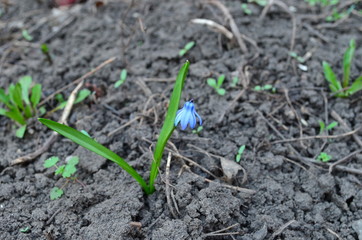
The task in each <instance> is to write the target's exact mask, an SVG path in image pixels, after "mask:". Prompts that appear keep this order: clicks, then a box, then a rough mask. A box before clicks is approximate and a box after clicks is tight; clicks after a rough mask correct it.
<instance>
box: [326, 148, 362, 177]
mask: <svg viewBox="0 0 362 240" xmlns="http://www.w3.org/2000/svg"><path fill="white" fill-rule="evenodd" d="M361 152H362V149H359V150H356V151H354V152H352V153H350V154H348V155H347V156H345V157H343V158H341V159H339V160H338V161H337V162H334V163H332V164H331V165H329V168H328V172H329V174H331V173H332V172H333V169H334V168H335V167H336V166H337V165H339V164H341V163H344V162H346V161H348V160H349V159H351V158H352V157H353V156H355V155H356V154H359V153H361Z"/></svg>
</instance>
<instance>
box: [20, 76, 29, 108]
mask: <svg viewBox="0 0 362 240" xmlns="http://www.w3.org/2000/svg"><path fill="white" fill-rule="evenodd" d="M31 82H32V78H31V76H24V77H21V78H20V79H19V83H20V85H21V91H22V92H21V94H22V98H23V100H24V102H25V103H26V104H27V105H30V101H29V88H30V85H31Z"/></svg>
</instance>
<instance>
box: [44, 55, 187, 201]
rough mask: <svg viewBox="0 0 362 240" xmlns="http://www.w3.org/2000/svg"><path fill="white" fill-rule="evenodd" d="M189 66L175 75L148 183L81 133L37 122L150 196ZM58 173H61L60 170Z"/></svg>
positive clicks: (54, 123) (51, 123)
mask: <svg viewBox="0 0 362 240" xmlns="http://www.w3.org/2000/svg"><path fill="white" fill-rule="evenodd" d="M189 65H190V62H189V61H186V63H185V64H184V65H183V66H182V68H181V69H180V71H179V73H178V75H177V78H176V82H175V85H174V88H173V91H172V94H171V98H170V102H169V105H168V110H167V114H166V118H165V121H164V124H163V126H162V129H161V132H160V134H159V137H158V139H157V143H156V146H155V149H154V153H153V161H152V164H151V170H150V174H149V181H148V182H146V180H145V179H144V178H143V177H142V176H141V175H140V174H139V173H138V172H137V171H136V170H135V169H134V168H133V167H132V166H131V165H129V164H128V163H127V162H126V161H125V160H124V159H123V158H121V157H120V156H118V155H117V154H116V153H114V152H112V151H111V150H109V149H108V148H106V147H105V146H103V145H101V144H100V143H98V142H97V141H96V140H94V139H92V138H90V137H88V136H86V135H85V134H83V133H82V132H79V131H77V130H75V129H74V128H71V127H68V126H66V125H64V124H60V123H57V122H54V121H51V120H48V119H44V118H39V121H40V122H41V123H42V124H44V125H45V126H47V127H48V128H50V129H52V130H53V131H56V132H58V133H59V134H60V135H63V136H64V137H66V138H68V139H70V140H72V141H73V142H75V143H77V144H79V145H80V146H82V147H84V148H86V149H88V150H90V151H92V152H94V153H96V154H98V155H100V156H102V157H104V158H106V159H108V160H110V161H113V162H115V163H116V164H118V165H119V166H120V167H121V168H122V169H123V170H125V171H126V172H127V173H128V174H129V175H131V176H132V177H133V178H134V179H135V180H136V181H137V182H138V183H139V185H140V186H141V188H142V189H143V190H144V192H145V193H146V194H147V195H150V194H152V193H153V192H155V190H156V189H155V181H156V178H157V175H158V169H159V167H160V165H161V160H162V156H163V152H164V150H165V146H166V144H167V141H168V139H169V138H170V137H171V135H172V133H173V131H174V130H175V118H176V113H177V111H178V107H179V104H180V99H181V95H182V89H183V86H184V83H185V79H186V75H187V72H188V69H189ZM52 161H54V160H52ZM59 171H60V172H62V170H59ZM64 171H65V167H64Z"/></svg>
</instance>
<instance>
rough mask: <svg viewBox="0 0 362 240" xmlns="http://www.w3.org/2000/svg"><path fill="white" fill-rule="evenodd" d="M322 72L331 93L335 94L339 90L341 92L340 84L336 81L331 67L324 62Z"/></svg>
mask: <svg viewBox="0 0 362 240" xmlns="http://www.w3.org/2000/svg"><path fill="white" fill-rule="evenodd" d="M323 71H324V77H325V78H326V80H327V81H328V82H329V83H330V84H329V88H330V89H331V91H332V92H337V91H339V90H342V86H341V83H340V82H339V81H338V80H337V77H336V75H335V74H334V72H333V70H332V68H331V66H330V65H329V64H328V63H327V62H325V61H323Z"/></svg>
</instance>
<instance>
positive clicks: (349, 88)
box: [323, 39, 362, 98]
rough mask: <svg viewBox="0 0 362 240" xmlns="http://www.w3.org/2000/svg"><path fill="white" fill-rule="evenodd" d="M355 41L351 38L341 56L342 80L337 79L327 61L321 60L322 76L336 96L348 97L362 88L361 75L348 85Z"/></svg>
mask: <svg viewBox="0 0 362 240" xmlns="http://www.w3.org/2000/svg"><path fill="white" fill-rule="evenodd" d="M355 49H356V42H355V41H354V40H353V39H352V40H351V41H350V42H349V46H348V48H347V49H346V51H345V53H344V57H343V80H342V81H339V80H338V79H337V76H336V74H335V73H334V72H333V70H332V68H331V66H330V65H329V63H327V62H325V61H323V70H324V77H325V78H326V80H327V81H328V82H329V88H330V90H331V91H332V92H333V93H334V95H335V96H336V97H341V98H344V97H348V96H350V95H352V94H354V93H356V92H358V91H360V90H362V76H360V77H358V78H357V79H356V80H354V82H353V83H352V85H349V82H350V74H351V63H352V59H353V54H354V50H355Z"/></svg>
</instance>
